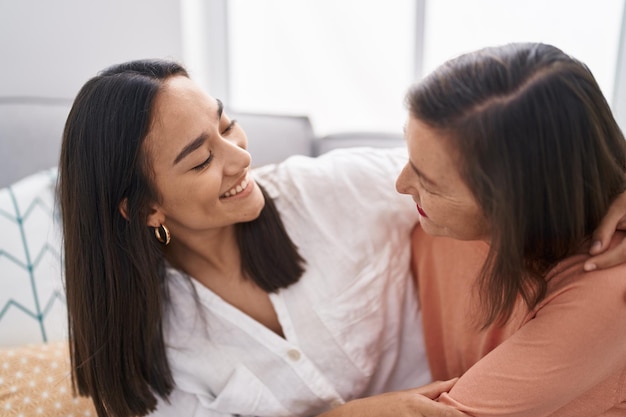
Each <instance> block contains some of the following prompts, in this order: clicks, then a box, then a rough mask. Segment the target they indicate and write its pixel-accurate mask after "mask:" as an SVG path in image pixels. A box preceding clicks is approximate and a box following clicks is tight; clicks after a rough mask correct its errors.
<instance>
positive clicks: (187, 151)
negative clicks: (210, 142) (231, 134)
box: [173, 99, 224, 165]
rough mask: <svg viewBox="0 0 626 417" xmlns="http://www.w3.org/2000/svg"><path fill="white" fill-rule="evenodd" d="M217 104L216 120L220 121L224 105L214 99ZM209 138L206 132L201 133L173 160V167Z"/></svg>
mask: <svg viewBox="0 0 626 417" xmlns="http://www.w3.org/2000/svg"><path fill="white" fill-rule="evenodd" d="M215 101H216V102H217V120H218V121H220V120H221V119H222V114H224V103H222V101H221V100H220V99H215ZM208 138H209V134H208V133H206V132H202V133H201V134H200V136H198V137H197V138H195V139H194V140H193V141H191V142H190V143H189V144H188V145H187V146H185V147H184V148H183V149H182V150H181V151H180V152H179V153H178V155H176V158H174V163H173V165H176V164H177V163H179V162H180V161H181V160H182V159H183V158H185V157H186V156H187V155H189V154H190V153H192V152H193V151H195V150H196V149H198V148H199V147H200V146H202V144H203V143H204V142H206V140H207V139H208Z"/></svg>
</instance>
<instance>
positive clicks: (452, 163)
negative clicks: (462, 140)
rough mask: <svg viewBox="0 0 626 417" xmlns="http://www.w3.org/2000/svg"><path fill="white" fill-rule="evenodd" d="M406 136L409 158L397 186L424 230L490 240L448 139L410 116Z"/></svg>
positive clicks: (481, 213) (468, 238)
mask: <svg viewBox="0 0 626 417" xmlns="http://www.w3.org/2000/svg"><path fill="white" fill-rule="evenodd" d="M405 136H406V144H407V148H408V153H409V161H408V163H407V164H406V166H405V167H404V169H403V170H402V172H401V173H400V175H399V176H398V179H397V181H396V189H397V190H398V192H400V193H402V194H409V195H411V196H412V197H413V200H414V201H415V203H416V204H417V210H418V211H419V213H420V216H421V217H420V224H421V226H422V228H423V229H424V231H425V232H426V233H428V234H431V235H436V236H448V237H452V238H455V239H459V240H489V224H488V222H487V220H486V219H485V217H484V215H483V212H482V210H481V208H480V207H479V206H478V203H477V201H476V199H475V198H474V196H473V194H472V192H471V191H470V189H469V188H468V187H467V185H466V183H465V181H463V179H462V178H461V175H460V173H459V169H458V167H459V163H458V160H457V158H456V156H455V154H454V153H453V152H452V151H451V147H450V146H449V145H448V143H449V141H448V140H447V139H446V138H445V137H444V136H443V135H442V134H441V132H438V131H437V130H436V129H433V128H432V127H430V126H428V125H426V124H425V123H423V122H421V121H420V120H418V119H416V118H415V117H413V116H410V117H409V120H408V122H407V125H406V131H405Z"/></svg>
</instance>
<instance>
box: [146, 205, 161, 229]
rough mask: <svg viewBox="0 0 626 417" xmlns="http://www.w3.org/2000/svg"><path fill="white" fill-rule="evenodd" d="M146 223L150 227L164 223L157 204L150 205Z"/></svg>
mask: <svg viewBox="0 0 626 417" xmlns="http://www.w3.org/2000/svg"><path fill="white" fill-rule="evenodd" d="M146 223H147V225H148V226H150V227H159V226H161V225H162V224H163V223H165V215H164V214H163V212H162V211H161V210H160V209H159V206H158V205H156V204H154V205H152V206H151V207H150V214H148V218H147V219H146Z"/></svg>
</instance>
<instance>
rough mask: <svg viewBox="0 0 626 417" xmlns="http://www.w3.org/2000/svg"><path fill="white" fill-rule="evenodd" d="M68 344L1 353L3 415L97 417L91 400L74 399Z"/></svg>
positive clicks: (30, 347) (60, 343)
mask: <svg viewBox="0 0 626 417" xmlns="http://www.w3.org/2000/svg"><path fill="white" fill-rule="evenodd" d="M70 375H71V374H70V360H69V352H68V346H67V342H54V343H41V344H34V345H25V346H20V347H18V348H5V349H0V415H1V416H6V417H12V416H15V417H18V416H23V417H26V416H45V417H57V416H58V417H61V416H62V417H70V416H72V417H95V416H96V412H95V409H94V406H93V403H92V402H91V400H89V399H88V398H84V397H74V395H73V391H72V382H71V377H70Z"/></svg>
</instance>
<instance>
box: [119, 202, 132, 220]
mask: <svg viewBox="0 0 626 417" xmlns="http://www.w3.org/2000/svg"><path fill="white" fill-rule="evenodd" d="M118 209H119V210H120V214H121V215H122V217H123V218H125V219H126V221H128V220H130V219H129V218H128V198H126V197H124V198H123V199H122V201H120V204H119V206H118Z"/></svg>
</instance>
